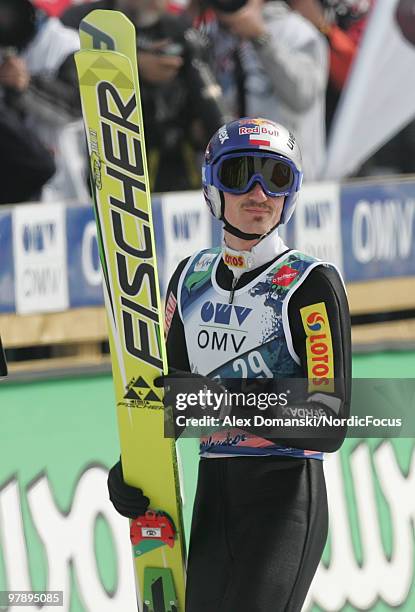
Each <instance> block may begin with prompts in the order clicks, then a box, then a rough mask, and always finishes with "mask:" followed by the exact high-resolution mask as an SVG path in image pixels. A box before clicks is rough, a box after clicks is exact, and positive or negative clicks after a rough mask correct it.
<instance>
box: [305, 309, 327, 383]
mask: <svg viewBox="0 0 415 612" xmlns="http://www.w3.org/2000/svg"><path fill="white" fill-rule="evenodd" d="M300 313H301V320H302V322H303V327H304V331H305V333H306V336H307V339H306V353H307V371H308V379H309V384H308V390H309V392H311V391H316V390H320V391H322V390H324V391H325V392H333V391H334V362H333V342H332V338H331V330H330V324H329V320H328V316H327V310H326V305H325V303H324V302H318V303H317V304H311V305H310V306H305V307H304V308H301V310H300Z"/></svg>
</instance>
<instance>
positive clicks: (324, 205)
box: [290, 183, 343, 270]
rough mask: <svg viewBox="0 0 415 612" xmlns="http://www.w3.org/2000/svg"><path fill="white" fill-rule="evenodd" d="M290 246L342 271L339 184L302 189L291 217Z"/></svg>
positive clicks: (324, 184) (318, 185)
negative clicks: (292, 227)
mask: <svg viewBox="0 0 415 612" xmlns="http://www.w3.org/2000/svg"><path fill="white" fill-rule="evenodd" d="M294 215H295V216H294V217H293V220H294V228H295V229H294V241H293V245H291V244H290V246H294V247H295V248H296V249H298V250H299V251H303V252H304V253H308V254H309V255H312V256H313V257H317V258H318V259H322V260H323V261H329V262H332V263H334V264H336V265H337V267H338V268H339V269H340V270H342V269H343V251H342V236H341V222H340V216H341V211H340V185H339V183H321V184H320V183H312V184H309V185H307V184H306V185H304V187H303V188H302V190H301V192H300V198H299V202H298V205H297V207H296V210H295V213H294Z"/></svg>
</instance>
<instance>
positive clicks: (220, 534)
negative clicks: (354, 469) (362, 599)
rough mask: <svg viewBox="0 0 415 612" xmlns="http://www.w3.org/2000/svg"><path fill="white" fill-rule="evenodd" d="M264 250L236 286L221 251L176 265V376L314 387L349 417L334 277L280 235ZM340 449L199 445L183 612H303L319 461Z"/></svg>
mask: <svg viewBox="0 0 415 612" xmlns="http://www.w3.org/2000/svg"><path fill="white" fill-rule="evenodd" d="M260 245H261V246H260V250H261V253H260V254H259V257H257V258H256V261H255V262H254V265H253V266H252V267H251V269H249V265H247V267H246V271H245V272H244V273H243V274H242V275H240V276H239V279H238V282H237V284H236V286H235V283H234V282H233V279H234V275H233V272H232V271H231V269H230V268H229V267H228V265H226V264H225V262H224V259H226V257H227V254H226V251H225V252H224V253H222V251H221V249H216V250H215V249H208V250H204V251H201V252H199V253H196V254H195V255H194V256H192V257H191V258H189V259H187V260H184V261H183V262H181V264H179V266H178V268H177V270H176V272H175V273H174V275H173V277H172V279H171V282H170V284H169V288H168V292H167V302H166V313H167V317H166V327H167V330H168V335H167V352H168V359H169V364H170V366H171V367H174V368H177V369H181V370H186V371H193V372H196V373H199V374H202V375H205V376H209V377H214V376H220V377H221V378H232V377H239V378H255V377H261V376H262V377H268V378H269V377H275V378H290V377H297V378H300V377H303V378H309V379H310V378H313V377H315V378H314V379H315V380H316V393H315V394H314V395H315V397H314V398H313V395H312V399H313V404H315V405H317V406H319V407H320V409H323V410H324V411H326V412H327V413H329V414H333V413H334V414H336V415H337V416H347V415H348V410H349V403H350V372H351V359H350V354H351V348H350V346H351V342H350V320H349V315H348V307H347V299H346V296H345V291H344V286H343V283H342V281H341V279H340V276H339V274H338V272H337V271H336V269H335V268H334V267H333V266H330V265H328V264H324V263H322V262H320V261H318V260H315V259H314V258H311V257H308V256H307V255H304V254H303V253H300V252H298V251H292V250H289V249H287V247H286V246H285V245H284V243H283V242H282V241H281V240H280V238H279V237H278V236H277V235H276V232H273V233H272V234H271V235H269V236H268V237H267V238H265V239H264V240H263V241H261V243H260ZM228 263H229V262H228ZM233 263H234V264H235V265H238V262H237V261H236V262H235V261H234V262H233ZM241 265H244V262H242V264H241ZM232 286H233V288H232ZM230 302H231V303H230ZM323 319H324V320H323ZM316 325H317V327H318V326H319V329H320V331H321V330H322V329H324V330H325V331H326V341H327V351H328V353H329V354H328V357H327V359H326V363H328V372H327V371H326V369H325V368H323V369H321V368H320V370H317V374H318V372H320V373H322V372H325V375H326V376H325V378H327V379H329V378H331V379H333V378H336V380H337V379H342V380H344V381H345V383H344V384H343V385H340V391H339V389H337V388H336V393H334V392H331V391H330V390H329V389H328V387H330V384H329V383H328V384H327V385H325V384H324V381H320V382H319V381H318V375H316V370H315V365H316V364H315V362H313V360H312V359H313V354H312V352H311V351H310V334H312V333H314V332H315V331H316V329H317V328H316ZM312 328H314V329H312ZM320 365H321V364H320ZM313 368H314V370H313ZM320 383H321V384H320ZM324 387H325V389H324ZM323 391H324V392H323ZM327 391H328V392H327ZM341 442H342V440H337V441H333V440H324V439H322V440H317V441H311V442H310V441H309V440H301V439H300V440H295V441H294V443H293V441H292V440H287V441H284V440H278V441H274V440H269V439H265V438H261V437H260V436H257V435H256V434H255V432H244V431H242V430H234V429H230V430H228V431H221V432H217V433H215V434H213V435H211V436H208V437H205V438H203V439H202V440H201V461H200V465H199V479H198V488H197V494H196V500H195V506H194V512H193V521H192V535H191V543H190V553H189V564H188V583H187V594H186V611H187V612H211V611H213V610H215V612H300V610H301V607H302V604H303V602H304V599H305V597H306V594H307V591H308V588H309V585H310V583H311V580H312V578H313V576H314V573H315V571H316V568H317V566H318V563H319V561H320V558H321V554H322V552H323V548H324V545H325V541H326V536H327V516H328V514H327V499H326V489H325V482H324V473H323V467H322V461H321V459H322V458H323V452H324V451H331V450H335V449H336V448H338V447H339V446H340V444H341ZM310 446H311V447H312V448H310Z"/></svg>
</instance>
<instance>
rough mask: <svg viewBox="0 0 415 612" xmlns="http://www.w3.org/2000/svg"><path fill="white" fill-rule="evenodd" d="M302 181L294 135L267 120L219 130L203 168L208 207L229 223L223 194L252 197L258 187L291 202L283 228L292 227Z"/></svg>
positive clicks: (246, 121)
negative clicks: (290, 224) (225, 215)
mask: <svg viewBox="0 0 415 612" xmlns="http://www.w3.org/2000/svg"><path fill="white" fill-rule="evenodd" d="M235 160H237V161H235ZM302 177H303V173H302V163H301V152H300V148H299V146H298V144H297V141H296V139H295V137H294V135H293V134H292V133H291V132H290V131H289V130H287V128H285V127H284V126H282V125H280V124H278V123H275V122H274V121H270V120H268V119H262V118H256V119H254V118H250V117H245V118H243V119H237V120H235V121H231V122H230V123H227V124H226V125H223V126H222V127H221V128H219V130H218V131H217V132H216V133H215V134H214V135H213V136H212V138H211V139H210V142H209V144H208V146H207V148H206V152H205V162H204V165H203V167H202V181H203V191H204V196H205V201H206V204H207V205H208V207H209V209H210V211H211V213H212V214H213V215H214V216H215V217H216V218H217V219H222V220H223V221H225V223H227V222H226V219H225V218H224V198H223V192H224V191H226V192H228V193H246V192H247V191H249V190H250V189H251V188H252V186H253V184H254V183H256V182H258V183H260V184H261V186H262V188H263V189H264V191H265V192H266V193H267V195H269V196H276V195H284V196H285V201H284V207H283V210H282V214H281V219H280V221H279V223H280V224H281V223H287V221H288V220H289V219H290V217H291V215H292V213H293V212H294V208H295V205H296V203H297V200H298V192H299V190H300V187H301V183H302ZM227 225H228V226H229V224H227ZM239 233H240V232H239Z"/></svg>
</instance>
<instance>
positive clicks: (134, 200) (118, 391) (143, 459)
mask: <svg viewBox="0 0 415 612" xmlns="http://www.w3.org/2000/svg"><path fill="white" fill-rule="evenodd" d="M80 34H81V47H82V50H81V51H79V52H78V53H77V54H76V64H77V69H78V76H79V83H80V90H81V99H82V109H83V116H84V122H85V127H86V133H87V139H88V148H89V155H90V163H91V183H92V191H93V198H94V205H95V215H96V221H97V228H98V241H99V248H100V257H101V263H102V271H103V279H104V281H103V285H104V293H105V303H106V310H107V320H108V328H109V339H110V350H111V361H112V369H113V378H114V385H115V395H116V403H117V416H118V427H119V436H120V444H121V453H122V464H123V472H124V477H125V480H126V482H128V483H129V484H131V485H135V486H138V487H140V488H142V489H143V491H144V492H145V494H146V495H148V496H149V498H150V500H151V508H152V510H151V511H148V512H147V514H146V515H145V516H144V517H139V518H138V520H137V521H133V522H132V524H131V536H132V543H133V551H134V558H135V570H136V583H137V602H138V608H139V610H140V612H178V611H180V612H184V592H185V546H184V532H183V526H182V518H181V502H180V490H179V480H178V472H177V463H176V452H175V443H174V440H171V439H166V438H165V437H164V408H163V403H162V390H161V389H159V388H157V387H155V386H154V384H153V381H154V378H155V377H157V376H159V375H160V374H161V373H163V372H165V371H166V370H167V362H166V352H165V346H164V342H163V325H162V313H161V308H160V295H159V285H158V277H157V266H156V256H155V246H154V231H153V223H152V215H151V201H150V191H149V181H148V174H147V163H146V155H145V146H144V135H143V121H142V113H141V105H140V97H139V85H138V73H137V63H136V38H135V29H134V26H133V25H132V24H131V22H130V21H129V20H128V19H127V18H126V17H125V16H124V15H122V14H121V13H118V12H116V11H101V10H99V11H93V12H92V13H90V14H89V15H88V16H87V17H86V19H85V20H84V21H83V22H82V23H81V27H80Z"/></svg>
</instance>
